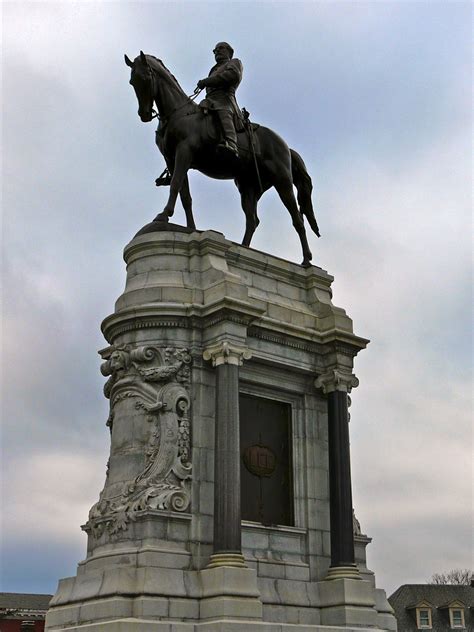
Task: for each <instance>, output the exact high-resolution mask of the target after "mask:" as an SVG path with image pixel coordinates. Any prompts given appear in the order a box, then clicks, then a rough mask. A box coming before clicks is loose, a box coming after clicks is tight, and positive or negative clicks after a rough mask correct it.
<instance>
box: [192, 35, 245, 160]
mask: <svg viewBox="0 0 474 632" xmlns="http://www.w3.org/2000/svg"><path fill="white" fill-rule="evenodd" d="M212 52H213V53H214V56H215V59H216V65H215V66H213V67H212V68H211V70H210V72H209V76H208V77H207V78H206V79H201V80H200V81H198V84H197V87H198V88H199V89H200V90H202V89H203V88H206V98H205V99H204V101H202V102H201V103H200V105H201V107H203V108H206V109H209V110H212V111H215V112H216V113H217V115H218V117H219V121H220V124H221V127H222V132H223V137H224V138H223V141H222V142H220V143H219V147H221V148H223V149H225V150H227V151H231V152H232V153H233V154H234V155H236V156H238V150H237V132H236V129H235V123H234V117H236V118H237V119H241V118H242V114H241V113H240V110H239V106H238V105H237V101H236V100H235V91H236V89H237V87H238V86H239V84H240V82H241V81H242V73H243V66H242V62H241V61H240V60H239V59H234V58H233V55H234V49H233V48H232V46H230V44H227V42H219V43H218V44H216V47H215V48H214V50H213V51H212Z"/></svg>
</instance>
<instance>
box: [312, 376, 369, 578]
mask: <svg viewBox="0 0 474 632" xmlns="http://www.w3.org/2000/svg"><path fill="white" fill-rule="evenodd" d="M358 384H359V381H358V379H357V378H356V377H355V375H353V374H352V373H349V372H346V371H340V370H338V369H331V370H329V371H327V372H326V373H324V374H323V375H320V376H319V377H318V378H317V379H316V381H315V385H316V387H317V388H321V389H322V390H323V392H324V393H325V394H327V396H328V444H329V490H330V522H331V567H330V569H329V573H328V579H338V578H351V579H356V578H359V577H360V575H359V571H358V569H357V566H356V563H355V555H354V533H353V518H352V485H351V463H350V448H349V426H348V421H349V419H348V401H347V400H348V393H349V392H350V391H351V389H352V388H353V387H356V386H358Z"/></svg>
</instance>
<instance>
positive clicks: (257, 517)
mask: <svg viewBox="0 0 474 632" xmlns="http://www.w3.org/2000/svg"><path fill="white" fill-rule="evenodd" d="M239 406H240V454H241V463H240V474H241V503H242V520H252V521H254V522H261V523H262V524H264V525H272V524H275V525H276V524H280V525H290V526H291V525H293V524H294V518H293V493H292V467H291V406H290V405H289V404H285V403H283V402H278V401H273V400H271V399H265V398H263V397H254V396H253V395H246V394H243V393H241V394H240V399H239Z"/></svg>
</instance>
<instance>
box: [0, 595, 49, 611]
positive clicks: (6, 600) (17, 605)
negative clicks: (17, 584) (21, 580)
mask: <svg viewBox="0 0 474 632" xmlns="http://www.w3.org/2000/svg"><path fill="white" fill-rule="evenodd" d="M52 597H53V595H36V594H33V593H8V592H0V612H1V611H2V610H22V611H24V610H44V611H46V610H47V609H48V607H49V602H50V601H51V599H52Z"/></svg>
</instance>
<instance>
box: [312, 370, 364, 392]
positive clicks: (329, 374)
mask: <svg viewBox="0 0 474 632" xmlns="http://www.w3.org/2000/svg"><path fill="white" fill-rule="evenodd" d="M314 385H315V386H316V388H321V389H322V390H323V392H324V393H325V394H326V395H327V394H328V393H333V392H334V391H342V392H344V393H350V392H351V390H352V389H353V388H356V387H357V386H359V380H358V379H357V378H356V376H355V375H354V374H353V373H349V372H348V371H341V370H340V369H330V370H329V371H326V373H323V374H322V375H319V376H318V377H317V378H316V379H315V381H314Z"/></svg>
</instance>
